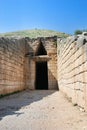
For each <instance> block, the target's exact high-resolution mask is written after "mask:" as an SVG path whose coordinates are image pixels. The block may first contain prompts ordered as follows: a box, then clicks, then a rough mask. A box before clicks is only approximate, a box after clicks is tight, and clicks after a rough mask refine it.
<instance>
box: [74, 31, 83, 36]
mask: <svg viewBox="0 0 87 130" xmlns="http://www.w3.org/2000/svg"><path fill="white" fill-rule="evenodd" d="M82 32H83V31H82V30H76V31H75V32H74V34H75V35H78V34H82Z"/></svg>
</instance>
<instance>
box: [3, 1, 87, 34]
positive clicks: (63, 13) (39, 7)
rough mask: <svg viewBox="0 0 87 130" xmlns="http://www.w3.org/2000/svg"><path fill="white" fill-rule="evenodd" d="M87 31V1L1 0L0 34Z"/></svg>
mask: <svg viewBox="0 0 87 130" xmlns="http://www.w3.org/2000/svg"><path fill="white" fill-rule="evenodd" d="M34 28H37V29H49V30H56V31H60V32H65V33H70V34H73V33H74V31H75V30H76V29H87V0H0V33H3V32H12V31H18V30H27V29H34Z"/></svg>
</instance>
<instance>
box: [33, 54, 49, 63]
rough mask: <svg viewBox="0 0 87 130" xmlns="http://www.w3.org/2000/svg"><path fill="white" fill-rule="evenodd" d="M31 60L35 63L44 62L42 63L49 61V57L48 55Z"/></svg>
mask: <svg viewBox="0 0 87 130" xmlns="http://www.w3.org/2000/svg"><path fill="white" fill-rule="evenodd" d="M32 60H34V61H36V62H44V61H49V60H51V57H49V56H48V55H41V56H33V57H32Z"/></svg>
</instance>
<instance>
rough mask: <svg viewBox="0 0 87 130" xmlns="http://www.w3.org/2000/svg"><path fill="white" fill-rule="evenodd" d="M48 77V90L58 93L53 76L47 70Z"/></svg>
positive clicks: (56, 83)
mask: <svg viewBox="0 0 87 130" xmlns="http://www.w3.org/2000/svg"><path fill="white" fill-rule="evenodd" d="M48 77H49V81H48V82H49V87H50V89H53V90H58V91H59V86H58V82H57V79H56V78H55V77H54V75H53V74H52V72H51V71H50V70H49V69H48Z"/></svg>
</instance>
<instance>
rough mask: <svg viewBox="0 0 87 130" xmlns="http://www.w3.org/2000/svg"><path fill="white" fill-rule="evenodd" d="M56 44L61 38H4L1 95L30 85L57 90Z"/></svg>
mask: <svg viewBox="0 0 87 130" xmlns="http://www.w3.org/2000/svg"><path fill="white" fill-rule="evenodd" d="M56 44H57V37H47V38H37V39H29V38H18V37H17V38H15V37H14V38H6V37H0V95H2V94H7V93H12V92H15V91H20V90H23V89H26V88H29V89H57V71H56V70H57V48H56ZM39 74H40V75H39ZM43 79H44V80H43ZM38 84H39V85H38Z"/></svg>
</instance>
